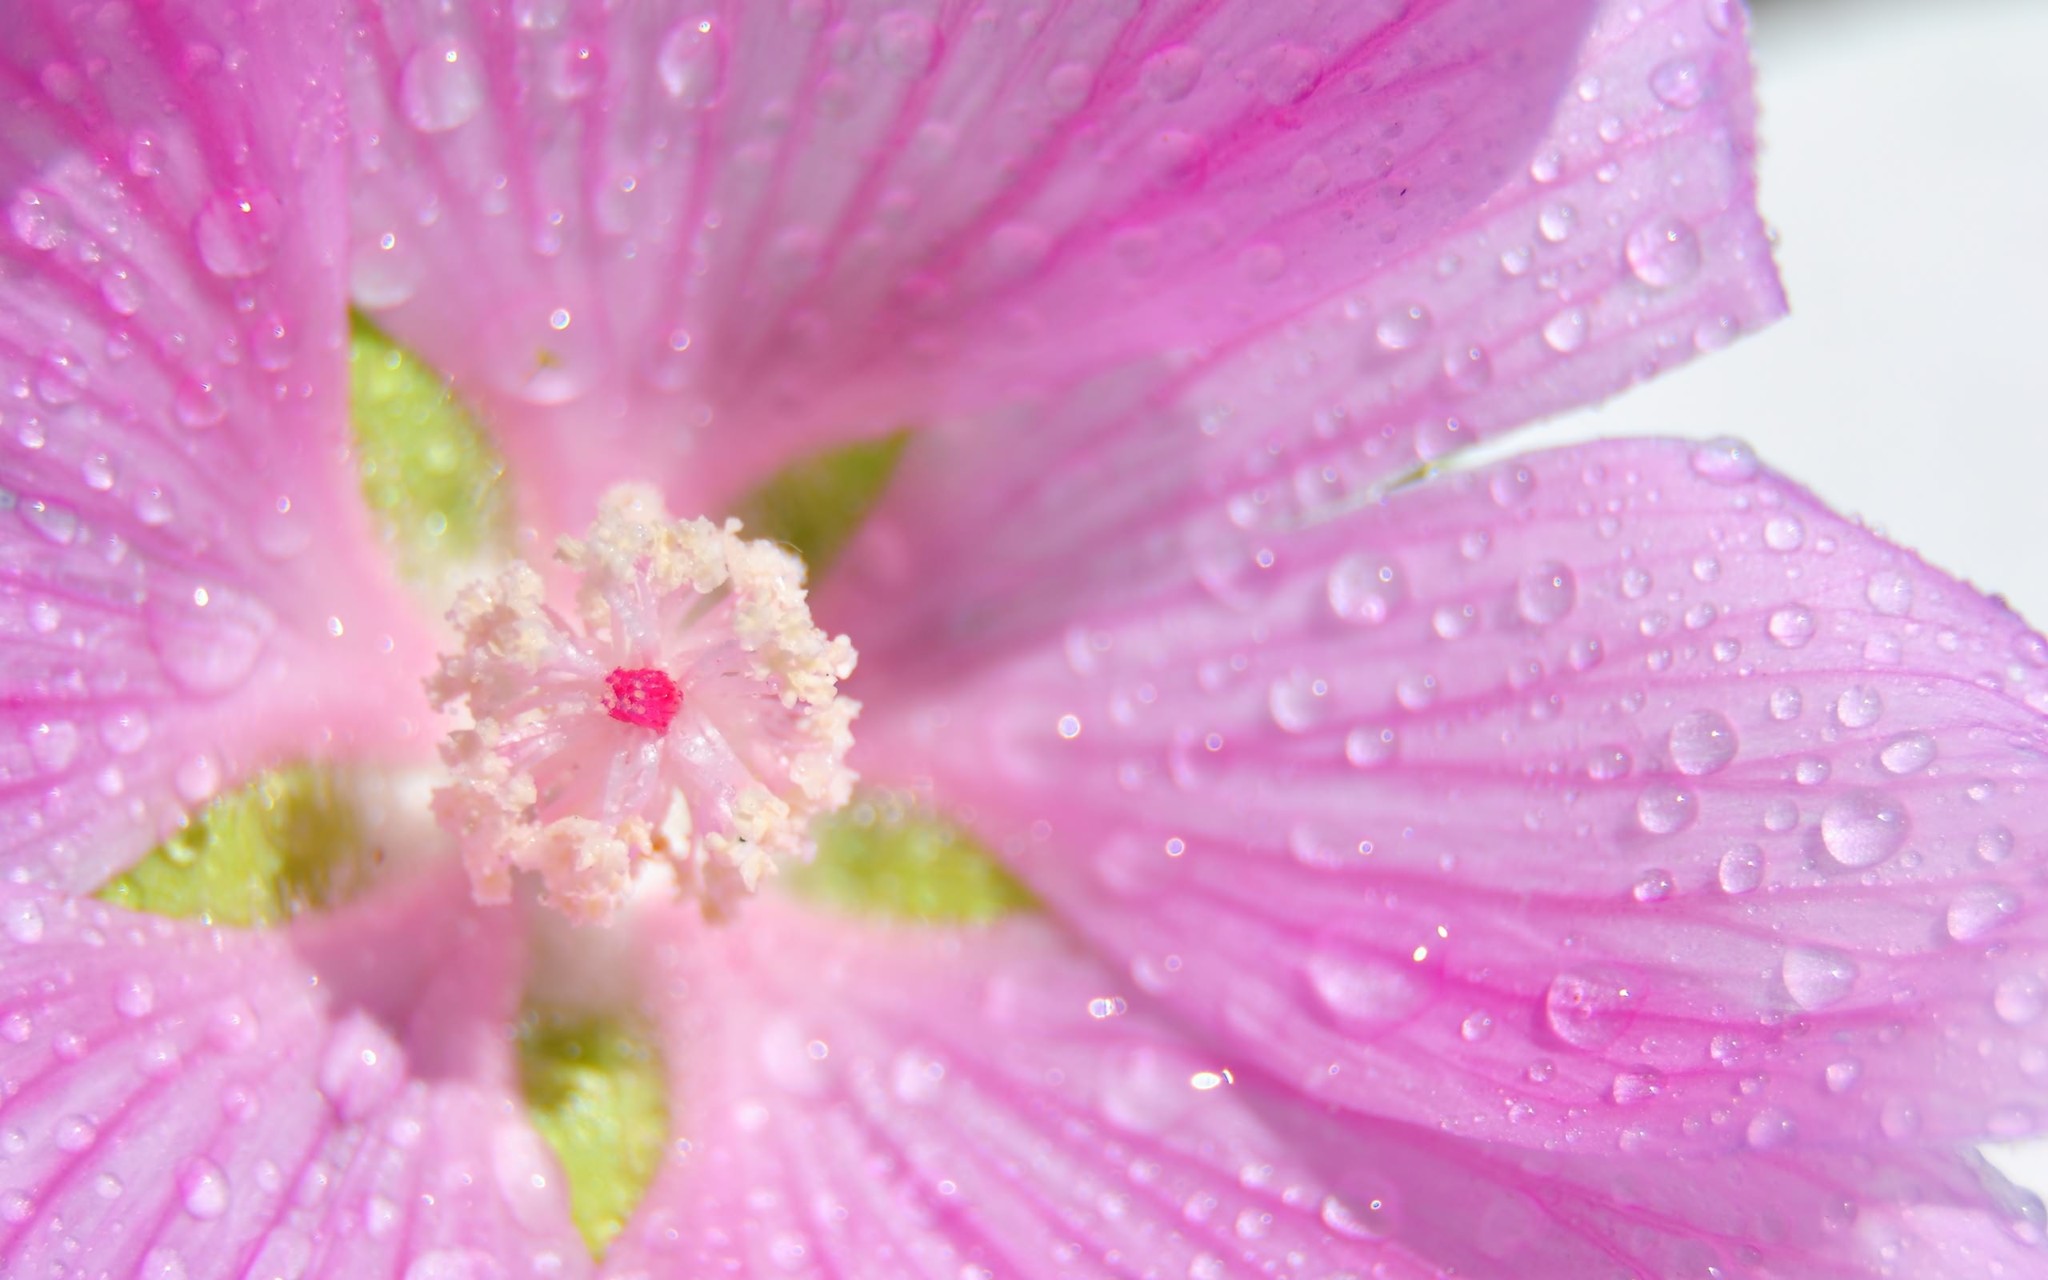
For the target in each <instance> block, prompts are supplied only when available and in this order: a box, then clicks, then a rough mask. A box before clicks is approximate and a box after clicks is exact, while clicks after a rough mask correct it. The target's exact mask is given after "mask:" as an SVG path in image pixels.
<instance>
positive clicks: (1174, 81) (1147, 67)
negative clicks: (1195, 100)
mask: <svg viewBox="0 0 2048 1280" xmlns="http://www.w3.org/2000/svg"><path fill="white" fill-rule="evenodd" d="M1205 61H1206V59H1205V58H1204V57H1203V55H1202V51H1201V50H1200V49H1197V48H1195V47H1194V46H1193V45H1185V44H1176V45H1169V46H1167V47H1166V48H1164V49H1161V50H1159V52H1157V53H1155V54H1153V55H1152V56H1151V57H1149V58H1147V59H1145V64H1144V65H1143V66H1142V67H1140V68H1139V69H1138V83H1140V84H1142V85H1143V86H1144V87H1145V92H1147V93H1149V94H1151V95H1152V97H1153V99H1154V100H1156V101H1159V102H1178V101H1180V100H1181V99H1182V98H1185V97H1187V96H1188V93H1189V92H1190V91H1191V90H1193V89H1194V87H1195V82H1196V81H1198V80H1200V79H1201V78H1202V65H1203V63H1204V62H1205Z"/></svg>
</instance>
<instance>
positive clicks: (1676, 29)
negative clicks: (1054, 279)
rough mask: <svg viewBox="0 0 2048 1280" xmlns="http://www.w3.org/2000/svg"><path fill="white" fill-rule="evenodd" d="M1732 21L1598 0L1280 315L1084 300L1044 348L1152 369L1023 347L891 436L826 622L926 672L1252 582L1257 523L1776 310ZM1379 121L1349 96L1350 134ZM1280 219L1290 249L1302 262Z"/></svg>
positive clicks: (1688, 352) (881, 656) (1610, 388)
mask: <svg viewBox="0 0 2048 1280" xmlns="http://www.w3.org/2000/svg"><path fill="white" fill-rule="evenodd" d="M1517 16H1518V17H1519V14H1518V15H1517ZM1740 28H1741V10H1740V8H1739V6H1736V5H1732V4H1705V5H1703V4H1700V3H1697V2H1696V0H1664V2H1663V3H1653V4H1648V5H1645V4H1639V3H1635V2H1634V0H1613V2H1612V3H1606V4H1603V5H1601V6H1600V7H1599V12H1598V14H1597V17H1596V18H1595V21H1594V22H1593V25H1592V28H1591V30H1590V32H1589V33H1587V34H1586V35H1585V38H1584V42H1583V45H1582V46H1581V47H1579V48H1577V49H1576V50H1575V51H1574V55H1573V56H1574V58H1575V63H1576V65H1575V68H1574V69H1573V70H1572V71H1571V73H1570V74H1569V76H1568V77H1565V78H1562V79H1559V80H1558V81H1556V85H1557V99H1558V100H1559V101H1556V103H1555V105H1554V106H1553V105H1552V102H1550V101H1546V103H1545V106H1544V108H1543V110H1542V111H1541V112H1539V113H1538V118H1541V119H1544V120H1545V121H1546V122H1547V131H1546V132H1545V133H1544V134H1543V135H1542V136H1541V137H1540V138H1533V139H1515V140H1514V141H1515V142H1517V143H1518V144H1519V145H1517V146H1516V147H1515V149H1514V150H1513V151H1512V156H1513V159H1512V168H1513V172H1512V173H1511V174H1509V175H1506V176H1505V178H1504V180H1503V183H1502V185H1500V186H1499V189H1498V190H1492V191H1491V194H1490V195H1489V196H1488V197H1487V198H1486V199H1485V200H1484V203H1483V204H1479V205H1478V206H1477V207H1475V208H1472V209H1470V210H1469V211H1466V212H1463V213H1461V214H1459V215H1458V216H1455V217H1451V218H1446V219H1445V220H1443V221H1441V222H1439V223H1435V224H1431V225H1428V226H1427V227H1418V228H1416V229H1415V230H1414V232H1412V233H1408V232H1404V234H1402V235H1401V236H1400V237H1398V238H1397V239H1396V240H1395V241H1394V242H1393V244H1392V246H1391V249H1390V251H1389V252H1386V253H1362V252H1360V251H1359V249H1358V245H1357V242H1358V241H1359V240H1360V239H1366V240H1370V239H1371V236H1370V235H1369V234H1366V235H1361V234H1359V233H1356V232H1354V233H1353V234H1352V235H1351V236H1350V238H1348V239H1342V240H1339V239H1336V238H1334V237H1332V238H1331V239H1330V241H1329V243H1330V244H1331V245H1335V246H1338V247H1339V248H1340V249H1342V250H1344V251H1347V252H1350V253H1351V254H1353V255H1354V256H1352V257H1349V258H1346V259H1345V260H1344V262H1345V264H1348V265H1342V266H1340V265H1339V264H1336V263H1322V262H1321V260H1320V259H1317V261H1318V262H1319V267H1318V271H1319V274H1318V276H1317V278H1318V279H1319V280H1320V281H1321V282H1322V283H1323V284H1324V285H1325V286H1326V287H1327V289H1328V294H1327V295H1325V296H1326V297H1327V299H1328V300H1327V301H1325V302H1323V303H1322V304H1321V305H1319V306H1317V307H1315V308H1312V309H1308V310H1305V311H1299V312H1298V314H1297V313H1292V312H1290V313H1288V315H1287V323H1286V324H1285V325H1284V326H1282V325H1275V324H1273V323H1270V321H1271V320H1275V319H1278V318H1280V317H1279V316H1278V315H1276V314H1272V313H1265V312H1260V313H1259V314H1258V316H1257V317H1256V318H1253V317H1247V316H1246V315H1245V314H1244V313H1243V311H1242V309H1241V307H1240V306H1239V305H1238V304H1237V302H1236V300H1235V299H1234V298H1231V297H1229V296H1219V297H1215V298H1211V299H1209V300H1208V301H1207V302H1206V303H1204V302H1201V301H1199V300H1196V299H1194V298H1191V297H1188V296H1185V295H1184V294H1183V293H1181V292H1178V291H1174V290H1166V291H1163V292H1161V294H1160V298H1161V300H1162V304H1163V305H1167V306H1175V307H1191V308H1194V309H1197V310H1202V311H1204V312H1205V313H1214V314H1218V315H1224V316H1232V317H1238V318H1239V320H1240V323H1238V324H1237V325H1236V327H1235V328H1232V329H1230V330H1228V332H1227V333H1225V334H1217V335H1208V336H1209V337H1210V338H1212V339H1214V338H1219V337H1220V338H1227V340H1224V341H1212V342H1211V344H1210V345H1207V346H1204V347H1201V348H1195V349H1190V350H1182V349H1178V348H1175V347H1171V346H1169V345H1167V344H1168V343H1170V342H1172V341H1173V340H1174V339H1175V338H1177V337H1178V335H1177V334H1175V333H1174V332H1173V331H1172V330H1171V329H1170V328H1162V327H1155V326H1153V325H1151V322H1150V320H1149V319H1147V318H1146V317H1150V316H1151V314H1152V313H1151V312H1149V311H1142V312H1138V313H1136V315H1135V316H1134V315H1133V314H1128V313H1127V312H1128V310H1129V309H1128V308H1126V307H1125V306H1123V305H1121V304H1120V303H1117V302H1115V301H1112V299H1113V298H1115V297H1116V296H1117V295H1115V293H1114V291H1112V290H1101V291H1098V292H1097V293H1096V294H1094V295H1091V296H1090V298H1089V303H1090V304H1092V305H1093V306H1095V307H1096V308H1098V309H1099V311H1100V313H1101V314H1100V318H1099V320H1095V321H1089V320H1084V319H1081V318H1077V317H1072V316H1065V315H1062V316H1061V317H1059V320H1058V323H1057V324H1056V325H1054V326H1052V331H1053V332H1054V333H1055V334H1056V335H1057V337H1058V340H1059V341H1060V342H1064V343H1069V344H1071V345H1074V346H1076V347H1079V348H1083V349H1088V348H1090V347H1091V346H1094V347H1101V346H1104V345H1105V340H1104V339H1102V338H1100V337H1099V336H1098V333H1097V329H1098V327H1100V326H1116V325H1135V326H1136V328H1137V331H1138V332H1140V333H1152V334H1153V335H1154V336H1156V337H1158V338H1159V340H1160V344H1161V345H1160V346H1159V347H1158V348H1157V353H1158V354H1159V355H1160V356H1161V357H1163V359H1162V360H1161V361H1159V362H1158V363H1156V364H1154V365H1150V366H1147V365H1135V364H1128V365H1126V366H1125V367H1123V368H1121V369H1117V370H1112V371H1109V372H1107V373H1104V374H1102V375H1101V376H1095V377H1083V376H1071V377H1070V376H1066V374H1067V371H1066V370H1065V369H1064V368H1063V367H1062V368H1054V367H1049V366H1047V365H1045V364H1044V363H1043V362H1041V363H1040V364H1038V365H1032V364H1031V363H1030V362H1031V361H1032V360H1035V359H1036V357H1035V356H1033V355H1032V354H1030V352H1029V351H1028V350H1026V351H1025V352H1024V354H1020V355H1019V356H1018V357H1017V358H1018V360H1019V365H1020V367H1023V368H1027V369H1028V371H1029V374H1030V376H1031V377H1032V378H1034V379H1035V381H1034V382H1033V385H1032V388H1031V390H1030V391H1028V392H1025V393H1021V394H1019V395H1018V396H1017V398H1016V399H1015V401H1014V402H1013V403H1011V404H1008V405H1006V406H1002V407H1000V408H998V409H997V410H995V411H993V412H991V413H989V414H987V415H985V416H984V419H983V420H981V421H978V422H975V423H974V424H972V427H971V429H968V430H963V431H958V432H952V433H938V434H936V435H935V436H934V437H933V438H931V439H929V440H926V441H923V442H921V444H920V447H919V448H918V449H913V450H912V451H911V452H910V453H909V454H908V455H907V456H906V458H905V462H904V467H903V470H902V472H901V474H900V475H899V476H898V478H897V480H896V483H895V486H894V489H893V490H892V496H891V498H890V499H889V500H886V501H885V503H884V504H883V506H882V507H881V508H880V509H878V511H877V513H876V515H875V518H874V521H873V526H872V527H871V528H870V530H869V531H868V534H867V536H866V538H865V539H864V540H863V541H859V542H856V543H855V544H854V545H853V547H852V548H851V549H850V550H849V553H848V556H847V563H846V564H845V566H844V567H843V569H842V570H841V571H840V573H839V575H838V577H839V579H840V580H839V581H838V582H837V583H836V584H834V585H833V588H832V590H833V591H834V592H835V593H836V594H832V595H828V596H827V597H825V598H822V599H821V601H820V604H819V608H820V610H821V613H822V614H823V615H824V616H828V617H830V618H832V620H833V625H835V626H840V627H844V628H846V629H847V630H848V631H849V633H850V634H852V635H853V636H854V638H855V639H856V641H857V642H858V643H859V644H860V646H861V650H862V653H863V654H864V655H866V656H867V660H868V662H869V663H870V669H871V670H872V669H874V667H875V666H877V665H879V664H883V663H886V662H888V661H889V660H890V658H889V655H888V653H887V649H888V648H889V647H890V646H892V645H895V644H904V645H912V646H915V647H916V648H917V649H918V650H919V654H918V658H917V661H918V662H919V663H920V664H927V663H929V661H930V656H929V651H930V649H931V647H932V645H933V643H934V641H935V640H936V641H941V642H949V643H957V644H959V645H961V646H963V647H972V648H983V647H986V645H987V644H988V643H990V641H991V639H1000V638H1002V636H1003V635H1004V634H1005V633H1008V632H1011V631H1014V630H1018V629H1028V628H1043V627H1045V626H1048V625H1050V626H1061V625H1064V624H1065V623H1066V622H1067V621H1068V620H1069V619H1070V618H1072V617H1074V616H1078V615H1079V614H1081V613H1083V612H1085V611H1086V610H1087V609H1088V608H1090V607H1091V606H1093V605H1096V604H1100V603H1101V602H1103V601H1105V600H1113V599H1115V598H1116V597H1118V596H1120V595H1122V594H1124V593H1125V592H1127V591H1128V590H1129V588H1130V584H1132V583H1134V582H1157V581H1164V580H1165V579H1168V578H1172V577H1180V576H1185V575H1186V574H1188V573H1189V572H1190V571H1191V570H1192V571H1195V572H1200V573H1204V574H1208V575H1210V576H1233V575H1236V574H1239V573H1244V572H1248V571H1251V570H1252V569H1253V565H1252V563H1251V561H1252V557H1253V556H1254V555H1255V554H1256V553H1257V552H1258V550H1259V545H1260V544H1259V543H1258V542H1257V541H1256V540H1255V539H1256V538H1258V537H1262V536H1264V534H1265V533H1266V532H1267V531H1269V530H1273V529H1277V528H1284V527H1286V526H1287V525H1288V524H1290V523H1292V522H1295V521H1297V520H1299V519H1300V518H1301V517H1302V516H1303V515H1304V513H1309V512H1314V511H1318V510H1323V509H1326V508H1328V507H1330V506H1332V505H1333V504H1339V503H1343V502H1347V501H1354V500H1356V499H1358V498H1359V497H1361V496H1369V495H1370V494H1371V493H1373V492H1376V491H1377V489H1378V487H1380V486H1383V485H1384V484H1386V483H1387V482H1389V481H1390V480H1391V479H1393V478H1395V477H1398V476H1399V475H1401V474H1404V473H1407V472H1410V471H1412V470H1414V469H1415V468H1416V467H1417V466H1418V465H1420V464H1422V463H1427V462H1430V461H1433V460H1435V459H1438V458H1441V457H1443V456H1444V455H1446V454H1447V453H1449V452H1451V451H1452V450H1454V449H1456V448H1458V447H1461V446H1462V445H1464V444H1466V443H1469V442H1471V441H1473V440H1476V439H1480V438H1484V437H1487V436H1491V435H1495V434H1498V433H1499V432H1502V431H1505V430H1507V429H1509V428H1511V427H1515V426H1519V425H1521V424H1523V423H1526V422H1528V421H1530V420H1531V419H1534V418H1537V417H1540V416H1542V415H1543V414H1546V413H1550V412H1553V411H1556V410H1558V409H1561V408H1566V407H1569V406H1572V405H1576V404H1582V403H1586V402H1588V401H1592V400H1597V399H1599V398H1601V397H1603V396H1606V395H1609V394H1612V393H1613V392H1615V391H1618V390H1620V389H1622V388H1623V387H1626V386H1627V385H1629V384H1630V383H1632V382H1635V381H1638V380H1640V379H1643V378H1646V377H1649V376H1651V375H1653V374H1655V373H1657V372H1658V371H1660V370H1662V369H1667V368H1670V367H1672V366H1673V365H1676V364H1678V363H1681V362H1683V361H1685V360H1687V359H1690V358H1691V357H1692V356H1693V355H1695V354H1696V353H1698V352H1700V351H1703V350H1708V349H1711V348H1713V347H1716V346H1719V345H1722V344H1724V343H1726V342H1727V341H1729V340H1730V339H1731V338H1732V337H1733V336H1734V335H1735V334H1736V333H1738V332H1742V331H1746V330H1749V329H1752V328H1755V327H1757V326H1760V325H1762V324H1764V323H1766V322H1768V321H1769V320H1771V319H1773V318H1775V317H1776V316H1777V315H1779V314H1780V313H1781V312H1782V311H1783V307H1784V300H1783V296H1782V294H1781V293H1780V291H1779V287H1778V283H1777V276H1776V271H1775V269H1774V267H1773V266H1772V263H1771V258H1770V249H1769V242H1768V238H1767V235H1766V233H1765V230H1764V228H1763V225H1762V223H1761V222H1760V220H1759V219H1758V217H1757V214H1756V211H1755V188H1754V182H1753V175H1752V172H1751V160H1752V154H1753V151H1754V145H1755V144H1754V139H1753V136H1752V124H1753V120H1752V117H1753V113H1754V107H1753V104H1752V101H1751V97H1750V84H1749V65H1748V51H1747V48H1746V46H1745V45H1744V43H1743V41H1742V39H1741V34H1742V33H1741V29H1740ZM1553 111H1554V115H1553V114H1552V113H1553ZM1375 123H1378V122H1377V121H1376V120H1375V119H1374V118H1373V117H1372V116H1371V112H1370V110H1369V109H1366V110H1363V111H1362V113H1361V115H1360V117H1359V119H1358V120H1357V121H1356V122H1355V127H1356V128H1358V129H1360V130H1365V129H1368V128H1369V127H1370V126H1372V125H1373V124H1375ZM1461 141H1462V140H1454V139H1450V138H1440V139H1437V140H1435V141H1434V142H1433V143H1432V146H1434V147H1442V148H1444V149H1445V150H1447V151H1448V150H1451V149H1454V148H1455V147H1456V146H1458V145H1460V143H1461ZM1509 141H1510V140H1509V139H1508V138H1506V137H1501V138H1496V139H1494V143H1495V144H1496V145H1499V146H1502V147H1506V146H1507V145H1509ZM1275 142H1276V144H1277V145H1280V146H1282V147H1294V148H1296V149H1297V151H1299V152H1300V153H1301V154H1303V155H1304V156H1306V157H1307V158H1308V159H1313V158H1314V157H1315V155H1318V154H1322V153H1319V152H1312V151H1310V150H1308V149H1305V148H1304V147H1303V144H1302V143H1301V140H1300V139H1299V138H1298V137H1295V136H1294V135H1285V136H1282V137H1279V138H1276V139H1275ZM1373 145H1377V144H1373ZM1469 145H1473V146H1476V145H1477V143H1476V141H1471V142H1470V144H1469ZM1432 154H1434V153H1432ZM1503 163H1506V162H1503ZM1280 186H1281V187H1283V188H1284V183H1282V184H1280ZM1263 190H1264V191H1266V192H1268V193H1270V192H1271V191H1272V190H1273V186H1272V184H1268V186H1267V188H1264V189H1263ZM1267 198H1269V199H1271V200H1273V201H1275V202H1278V203H1280V204H1284V200H1285V198H1284V197H1282V196H1280V195H1278V194H1268V196H1267ZM1378 207H1379V206H1378V202H1376V201H1373V200H1368V201H1366V202H1365V206H1364V209H1365V211H1364V212H1359V213H1357V216H1358V217H1359V218H1361V219H1365V218H1370V217H1376V216H1377V215H1376V212H1375V211H1376V210H1377V208H1378ZM1296 230H1297V231H1298V232H1299V240H1297V239H1296V238H1294V237H1293V236H1290V237H1286V238H1283V240H1282V243H1284V244H1285V246H1286V249H1287V252H1288V254H1289V255H1290V258H1291V257H1293V256H1296V255H1301V254H1309V255H1314V254H1317V253H1320V252H1322V250H1323V248H1324V247H1325V246H1324V244H1323V241H1322V239H1321V238H1320V237H1318V236H1316V235H1312V234H1310V233H1309V231H1308V230H1306V229H1304V228H1296ZM1368 230H1369V228H1368ZM1181 270H1182V268H1181V267H1180V266H1179V265H1178V264H1176V265H1174V266H1173V267H1172V268H1171V269H1170V270H1169V272H1168V273H1167V274H1169V275H1171V274H1175V273H1178V272H1180V271H1181ZM1096 272H1097V275H1098V276H1100V277H1102V278H1105V279H1112V280H1113V279H1115V278H1116V274H1115V272H1113V271H1112V270H1110V269H1108V268H1106V267H1097V268H1096ZM1244 292H1246V293H1248V294H1250V296H1257V295H1256V293H1255V292H1254V291H1251V290H1250V289H1249V287H1248V286H1247V288H1246V290H1245V291H1244ZM1105 294H1106V295H1107V296H1105ZM1011 345H1015V344H1014V343H1012V344H1011ZM1110 345H1112V346H1113V344H1110Z"/></svg>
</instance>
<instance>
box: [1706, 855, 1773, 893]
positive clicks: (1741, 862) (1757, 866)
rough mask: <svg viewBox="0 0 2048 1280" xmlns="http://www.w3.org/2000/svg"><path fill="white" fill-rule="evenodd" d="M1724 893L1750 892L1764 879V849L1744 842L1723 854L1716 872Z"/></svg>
mask: <svg viewBox="0 0 2048 1280" xmlns="http://www.w3.org/2000/svg"><path fill="white" fill-rule="evenodd" d="M1715 875H1716V878H1717V879H1718V880H1719V881H1720V884H1721V892H1723V893H1749V892H1750V891H1752V890H1754V889H1755V888H1756V887H1757V886H1758V885H1760V884H1762V883H1763V881H1764V851H1763V850H1762V849H1760V848H1758V847H1757V846H1756V845H1754V844H1750V843H1748V842H1744V843H1742V844H1738V845H1735V846H1733V847H1732V848H1730V849H1729V850H1728V851H1727V852H1726V853H1724V854H1722V855H1721V863H1720V866H1719V867H1718V868H1717V870H1716V872H1715Z"/></svg>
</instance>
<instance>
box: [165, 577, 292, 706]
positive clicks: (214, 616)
mask: <svg viewBox="0 0 2048 1280" xmlns="http://www.w3.org/2000/svg"><path fill="white" fill-rule="evenodd" d="M146 614H147V622H148V628H149V639H150V646H151V647H152V648H153V649H154V650H155V651H156V655H157V658H158V659H159V660H160V661H161V662H162V663H163V665H164V671H165V672H166V673H167V674H169V676H170V677H171V679H173V680H175V681H177V682H178V684H179V685H181V686H183V687H184V688H185V689H186V690H188V691H190V692H192V693H199V694H219V693H226V692H228V691H230V690H232V689H236V688H239V687H240V686H241V684H242V682H243V681H244V680H246V679H248V678H249V673H250V672H252V671H254V670H255V669H256V661H257V659H258V658H259V657H260V656H261V655H262V653H263V646H264V643H265V641H266V640H267V639H268V638H269V636H270V633H271V632H272V631H273V630H274V629H275V627H276V621H275V619H274V618H273V617H272V616H271V614H270V611H269V610H268V609H265V608H264V607H263V606H262V605H261V604H259V603H258V602H257V601H255V600H254V599H251V598H249V597H246V596H243V595H241V594H239V593H237V592H232V591H228V590H226V589H225V588H214V589H212V590H209V591H207V592H206V593H205V595H204V603H201V602H200V596H199V594H198V593H196V592H195V593H194V595H192V596H183V595H176V596H170V597H166V596H162V595H154V596H151V597H150V600H149V603H148V605H147V606H146Z"/></svg>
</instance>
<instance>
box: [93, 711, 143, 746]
mask: <svg viewBox="0 0 2048 1280" xmlns="http://www.w3.org/2000/svg"><path fill="white" fill-rule="evenodd" d="M100 741H101V742H104V743H106V744H107V747H108V749H110V750H111V751H113V752H114V754H116V755H123V756H130V755H134V754H135V753H136V752H138V751H140V750H142V748H143V746H144V745H145V744H146V743H148V741H149V717H148V716H146V715H144V714H142V712H140V711H137V710H133V709H128V710H122V711H115V712H111V713H109V714H108V715H107V716H106V717H105V718H103V719H102V720H101V721H100Z"/></svg>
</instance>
